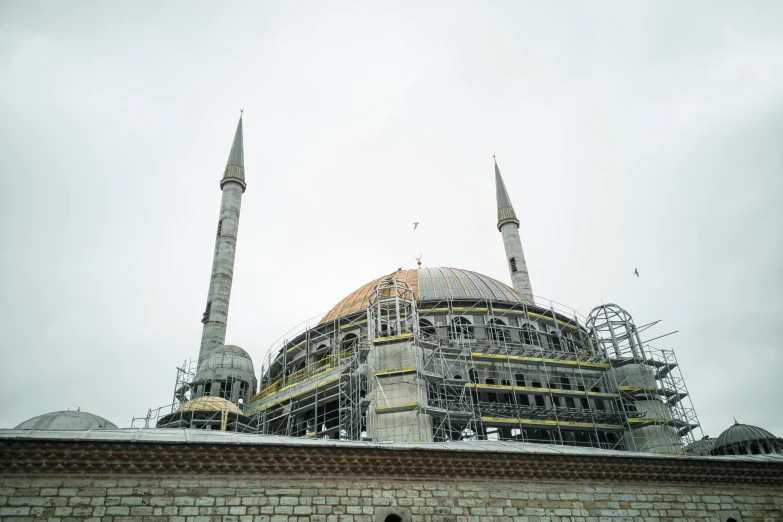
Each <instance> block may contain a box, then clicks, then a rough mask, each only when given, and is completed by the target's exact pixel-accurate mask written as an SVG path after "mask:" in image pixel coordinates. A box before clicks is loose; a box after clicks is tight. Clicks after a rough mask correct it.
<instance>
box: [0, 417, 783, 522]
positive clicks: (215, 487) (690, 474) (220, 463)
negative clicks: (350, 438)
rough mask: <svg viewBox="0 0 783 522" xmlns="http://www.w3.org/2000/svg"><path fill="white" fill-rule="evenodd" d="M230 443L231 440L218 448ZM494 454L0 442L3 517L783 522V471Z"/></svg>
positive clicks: (768, 463) (20, 520)
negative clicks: (392, 517) (760, 521)
mask: <svg viewBox="0 0 783 522" xmlns="http://www.w3.org/2000/svg"><path fill="white" fill-rule="evenodd" d="M115 433H116V432H115ZM229 437H230V435H228V434H226V437H224V439H225V441H230V440H231V439H230V438H229ZM259 439H261V438H260V437H259ZM455 446H457V445H455ZM534 449H535V448H534ZM498 450H499V451H496V452H492V451H465V450H449V449H446V450H444V449H443V448H442V446H440V447H428V446H423V445H420V446H413V445H409V446H405V447H400V446H390V447H389V448H383V447H379V445H371V444H367V445H360V444H356V443H353V444H352V443H346V444H344V445H342V444H340V443H330V444H327V443H326V442H324V443H317V442H310V443H307V444H297V443H294V442H292V443H290V444H288V445H283V444H265V443H263V442H261V443H256V444H236V443H233V444H232V443H214V444H204V443H198V444H196V443H176V444H174V443H168V444H161V443H149V442H127V441H119V442H105V441H95V440H92V441H91V440H78V439H77V440H60V441H58V440H24V439H22V438H1V437H0V518H1V519H2V520H3V521H4V522H27V521H30V522H32V521H34V520H50V521H63V522H64V521H68V520H89V519H92V520H95V521H98V520H100V521H101V522H143V521H153V520H155V521H161V522H162V521H174V522H217V521H226V522H228V521H236V522H240V521H248V522H250V521H252V522H261V521H263V522H266V521H272V522H283V521H286V522H292V521H296V522H300V521H306V520H311V521H314V522H319V521H321V522H375V521H376V520H377V521H380V522H383V521H385V520H387V518H386V517H387V516H389V515H396V516H398V517H399V520H402V521H421V522H447V521H454V522H495V521H497V522H501V521H502V522H512V521H513V522H519V521H547V520H550V521H551V520H557V521H561V520H569V521H585V522H587V521H596V522H599V521H604V520H606V521H612V520H648V521H659V520H660V521H664V520H694V521H702V520H703V521H707V520H714V521H720V522H726V521H729V520H730V519H734V520H737V521H740V520H744V521H748V520H780V519H783V460H770V459H771V458H770V457H766V458H762V459H760V458H749V457H745V458H732V457H724V458H719V457H711V458H704V457H687V458H686V457H645V456H641V457H640V456H639V454H636V455H634V454H628V453H625V454H623V453H620V452H598V451H594V452H592V453H593V454H585V455H582V454H579V452H578V451H577V450H571V451H572V454H567V453H564V454H540V453H535V451H532V452H530V453H520V452H515V451H503V447H502V446H498ZM765 459H766V460H765ZM395 520H397V519H395Z"/></svg>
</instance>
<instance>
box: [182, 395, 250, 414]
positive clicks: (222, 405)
mask: <svg viewBox="0 0 783 522" xmlns="http://www.w3.org/2000/svg"><path fill="white" fill-rule="evenodd" d="M193 410H207V411H210V410H211V411H223V410H225V411H227V412H229V413H238V414H240V415H244V414H243V413H242V410H240V409H239V408H237V406H236V404H234V403H233V402H231V401H227V400H226V399H221V398H220V397H213V396H211V395H204V396H203V397H199V398H197V399H193V400H192V401H188V402H186V403H185V404H183V405H182V407H181V408H179V409H178V410H177V412H182V411H193Z"/></svg>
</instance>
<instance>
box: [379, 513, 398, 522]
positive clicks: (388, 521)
mask: <svg viewBox="0 0 783 522" xmlns="http://www.w3.org/2000/svg"><path fill="white" fill-rule="evenodd" d="M383 522H402V519H401V518H400V516H399V515H394V514H391V515H386V518H384V519H383Z"/></svg>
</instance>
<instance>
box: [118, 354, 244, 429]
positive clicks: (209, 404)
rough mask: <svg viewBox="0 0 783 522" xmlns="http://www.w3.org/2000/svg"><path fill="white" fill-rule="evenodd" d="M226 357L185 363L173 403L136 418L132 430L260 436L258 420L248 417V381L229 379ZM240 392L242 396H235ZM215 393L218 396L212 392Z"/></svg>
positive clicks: (177, 383)
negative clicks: (152, 428) (231, 433)
mask: <svg viewBox="0 0 783 522" xmlns="http://www.w3.org/2000/svg"><path fill="white" fill-rule="evenodd" d="M230 359H231V357H229V358H228V361H227V360H226V358H225V357H223V358H218V359H215V358H214V357H213V358H210V357H209V355H207V356H206V357H204V358H202V359H201V360H200V361H195V360H193V359H189V360H185V361H183V363H182V365H180V366H178V367H177V368H176V370H177V372H176V378H175V381H174V392H173V394H172V399H171V402H170V403H168V404H165V405H163V406H159V407H157V408H151V409H149V410H148V411H147V414H146V415H145V416H144V417H133V419H132V421H131V427H142V426H143V427H145V428H148V427H150V426H155V427H157V428H192V429H211V430H221V431H233V432H238V433H259V429H258V426H256V425H255V420H254V419H252V418H250V417H248V416H247V415H246V410H247V405H248V404H249V399H250V397H251V396H252V395H253V392H254V390H250V389H249V386H248V383H247V380H246V379H243V378H241V377H238V376H236V375H230V374H229V375H226V372H224V371H221V370H230V369H231V368H233V365H232V364H231V362H230ZM232 390H238V391H240V392H241V395H237V394H236V393H233V394H232ZM211 391H214V393H215V394H214V395H211V394H210V392H211Z"/></svg>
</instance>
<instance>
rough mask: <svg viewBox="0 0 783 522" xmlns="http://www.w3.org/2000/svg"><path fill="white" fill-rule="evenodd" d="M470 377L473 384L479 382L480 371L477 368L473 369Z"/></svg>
mask: <svg viewBox="0 0 783 522" xmlns="http://www.w3.org/2000/svg"><path fill="white" fill-rule="evenodd" d="M468 375H469V380H470V382H472V383H476V382H478V371H477V370H476V369H475V368H471V369H470V372H469V373H468Z"/></svg>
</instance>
